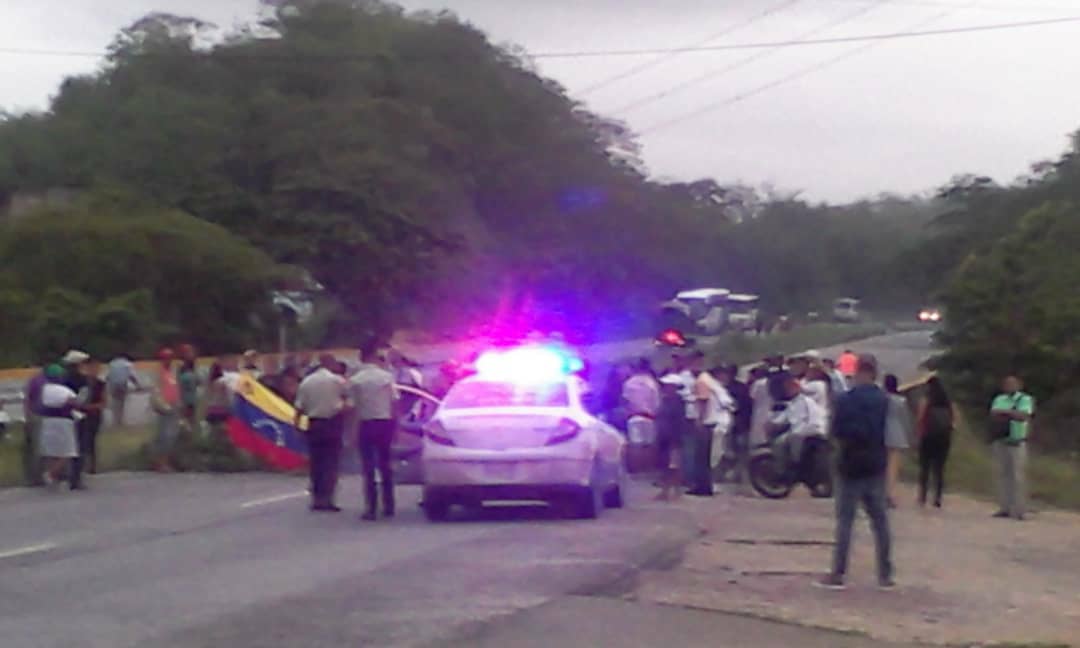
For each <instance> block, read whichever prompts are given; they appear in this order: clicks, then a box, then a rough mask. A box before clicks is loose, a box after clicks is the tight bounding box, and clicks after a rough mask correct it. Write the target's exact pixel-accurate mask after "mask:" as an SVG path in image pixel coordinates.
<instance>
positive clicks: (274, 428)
mask: <svg viewBox="0 0 1080 648" xmlns="http://www.w3.org/2000/svg"><path fill="white" fill-rule="evenodd" d="M235 388H236V389H235V392H234V395H233V406H232V416H231V417H230V418H229V424H228V428H227V429H228V433H229V439H230V440H232V442H233V445H235V446H236V447H237V448H240V449H242V450H246V451H248V452H250V453H251V454H253V455H255V456H256V457H258V458H260V459H262V460H263V461H265V462H266V463H267V464H268V465H270V466H273V467H275V468H278V469H281V470H297V469H299V468H303V467H304V466H306V465H307V462H308V447H307V441H306V440H305V439H304V435H303V434H301V433H300V431H298V430H297V429H296V427H295V426H294V425H293V420H294V416H295V410H294V409H293V407H292V405H290V404H289V403H286V402H285V401H284V400H282V399H281V398H280V397H278V395H277V394H275V393H274V392H272V391H270V390H269V389H267V388H266V387H264V386H263V385H261V384H259V382H258V381H257V380H255V379H254V378H252V377H251V376H250V375H247V374H241V376H240V377H239V379H238V380H237V382H236V385H235Z"/></svg>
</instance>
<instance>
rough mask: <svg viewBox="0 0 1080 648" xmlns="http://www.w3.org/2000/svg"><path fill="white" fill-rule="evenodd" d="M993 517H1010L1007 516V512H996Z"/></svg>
mask: <svg viewBox="0 0 1080 648" xmlns="http://www.w3.org/2000/svg"><path fill="white" fill-rule="evenodd" d="M994 517H996V518H1007V517H1010V515H1009V512H1008V511H998V512H997V513H994Z"/></svg>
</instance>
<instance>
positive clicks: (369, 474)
mask: <svg viewBox="0 0 1080 648" xmlns="http://www.w3.org/2000/svg"><path fill="white" fill-rule="evenodd" d="M360 362H361V364H360V369H359V370H358V371H357V372H356V373H355V374H353V376H352V378H350V379H349V394H350V396H351V399H352V402H353V407H354V408H355V410H354V412H355V417H356V419H357V430H356V448H357V450H358V451H359V452H360V463H361V465H362V467H363V471H364V502H365V512H364V514H363V515H362V516H361V518H362V519H364V520H368V521H371V520H374V519H375V517H376V513H377V508H378V506H377V505H378V501H377V500H378V494H377V493H376V487H375V471H376V470H378V472H379V482H380V483H381V484H382V505H383V517H388V518H390V517H394V476H393V470H392V466H391V464H390V447H391V444H392V443H393V440H394V431H395V428H396V427H397V426H396V418H395V415H394V414H395V413H394V374H393V373H392V372H391V371H390V369H389V367H388V363H387V358H386V353H385V350H383V349H380V348H379V347H378V346H377V345H375V344H374V343H370V344H367V345H365V346H364V348H363V349H362V350H361V351H360Z"/></svg>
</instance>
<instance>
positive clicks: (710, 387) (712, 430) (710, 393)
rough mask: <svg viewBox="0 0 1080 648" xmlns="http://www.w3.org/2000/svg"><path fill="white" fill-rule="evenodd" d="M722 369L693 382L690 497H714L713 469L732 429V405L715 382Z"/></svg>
mask: <svg viewBox="0 0 1080 648" xmlns="http://www.w3.org/2000/svg"><path fill="white" fill-rule="evenodd" d="M722 373H723V368H722V367H718V368H716V369H713V370H712V371H701V372H700V373H698V377H697V380H696V381H695V382H694V398H695V399H696V400H697V410H698V426H697V429H696V432H697V435H698V438H697V444H696V445H695V450H694V460H695V465H694V484H695V485H694V487H693V488H692V490H690V491H689V494H690V495H701V496H703V497H711V496H712V495H713V468H715V467H716V466H717V465H719V463H720V457H721V455H722V450H723V443H724V439H725V437H727V434H728V432H729V431H730V429H731V421H732V412H734V411H735V401H734V400H733V399H732V398H731V394H730V393H728V390H727V389H726V388H725V387H724V385H723V383H722V382H721V381H720V379H719V378H718V376H719V375H721V374H722Z"/></svg>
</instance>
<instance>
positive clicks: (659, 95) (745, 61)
mask: <svg viewBox="0 0 1080 648" xmlns="http://www.w3.org/2000/svg"><path fill="white" fill-rule="evenodd" d="M888 2H889V0H879V1H878V2H877V3H876V4H873V5H870V6H867V7H862V8H860V9H858V10H856V11H853V12H851V13H848V14H845V15H843V16H841V17H840V18H838V19H836V20H832V21H830V22H828V23H826V24H824V25H820V26H818V27H815V28H813V29H811V30H809V31H807V32H805V33H803V34H800V35H799V36H797V37H796V40H797V41H802V40H805V39H807V38H810V37H812V36H815V35H817V34H820V33H822V32H826V31H828V30H830V29H833V28H835V27H839V26H840V25H842V24H844V23H847V22H850V21H852V20H855V19H856V18H860V17H862V16H864V15H866V14H868V13H871V12H872V11H874V10H876V9H879V8H880V7H882V6H884V5H885V4H887V3H888ZM780 49H781V48H773V49H770V50H764V51H760V52H757V53H755V54H751V55H750V56H746V57H743V58H741V59H739V60H737V61H734V62H733V63H730V64H728V65H726V66H724V67H722V68H718V69H714V70H709V71H707V72H705V73H703V74H700V75H698V76H696V77H694V78H692V79H688V80H686V81H683V82H681V83H677V84H675V85H673V86H670V87H668V88H665V89H664V90H660V91H659V92H654V93H653V94H651V95H648V96H645V97H642V98H641V99H637V100H635V101H632V102H630V103H628V104H625V105H623V106H621V107H619V108H616V109H615V110H613V111H612V112H613V113H614V114H616V115H620V114H625V113H628V112H631V111H633V110H637V109H638V108H642V107H644V106H648V105H650V104H653V103H656V102H657V101H660V100H661V99H666V98H667V97H670V96H671V95H673V94H677V93H679V92H681V91H682V90H685V89H686V88H690V87H693V86H695V85H698V84H699V83H703V82H705V81H709V80H712V79H715V78H718V77H721V76H723V75H725V74H727V73H729V72H734V71H735V70H738V69H740V68H744V67H746V66H747V65H750V64H751V63H754V62H756V61H760V60H761V59H763V58H768V57H769V56H772V55H773V54H775V53H777V52H779V51H780Z"/></svg>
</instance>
